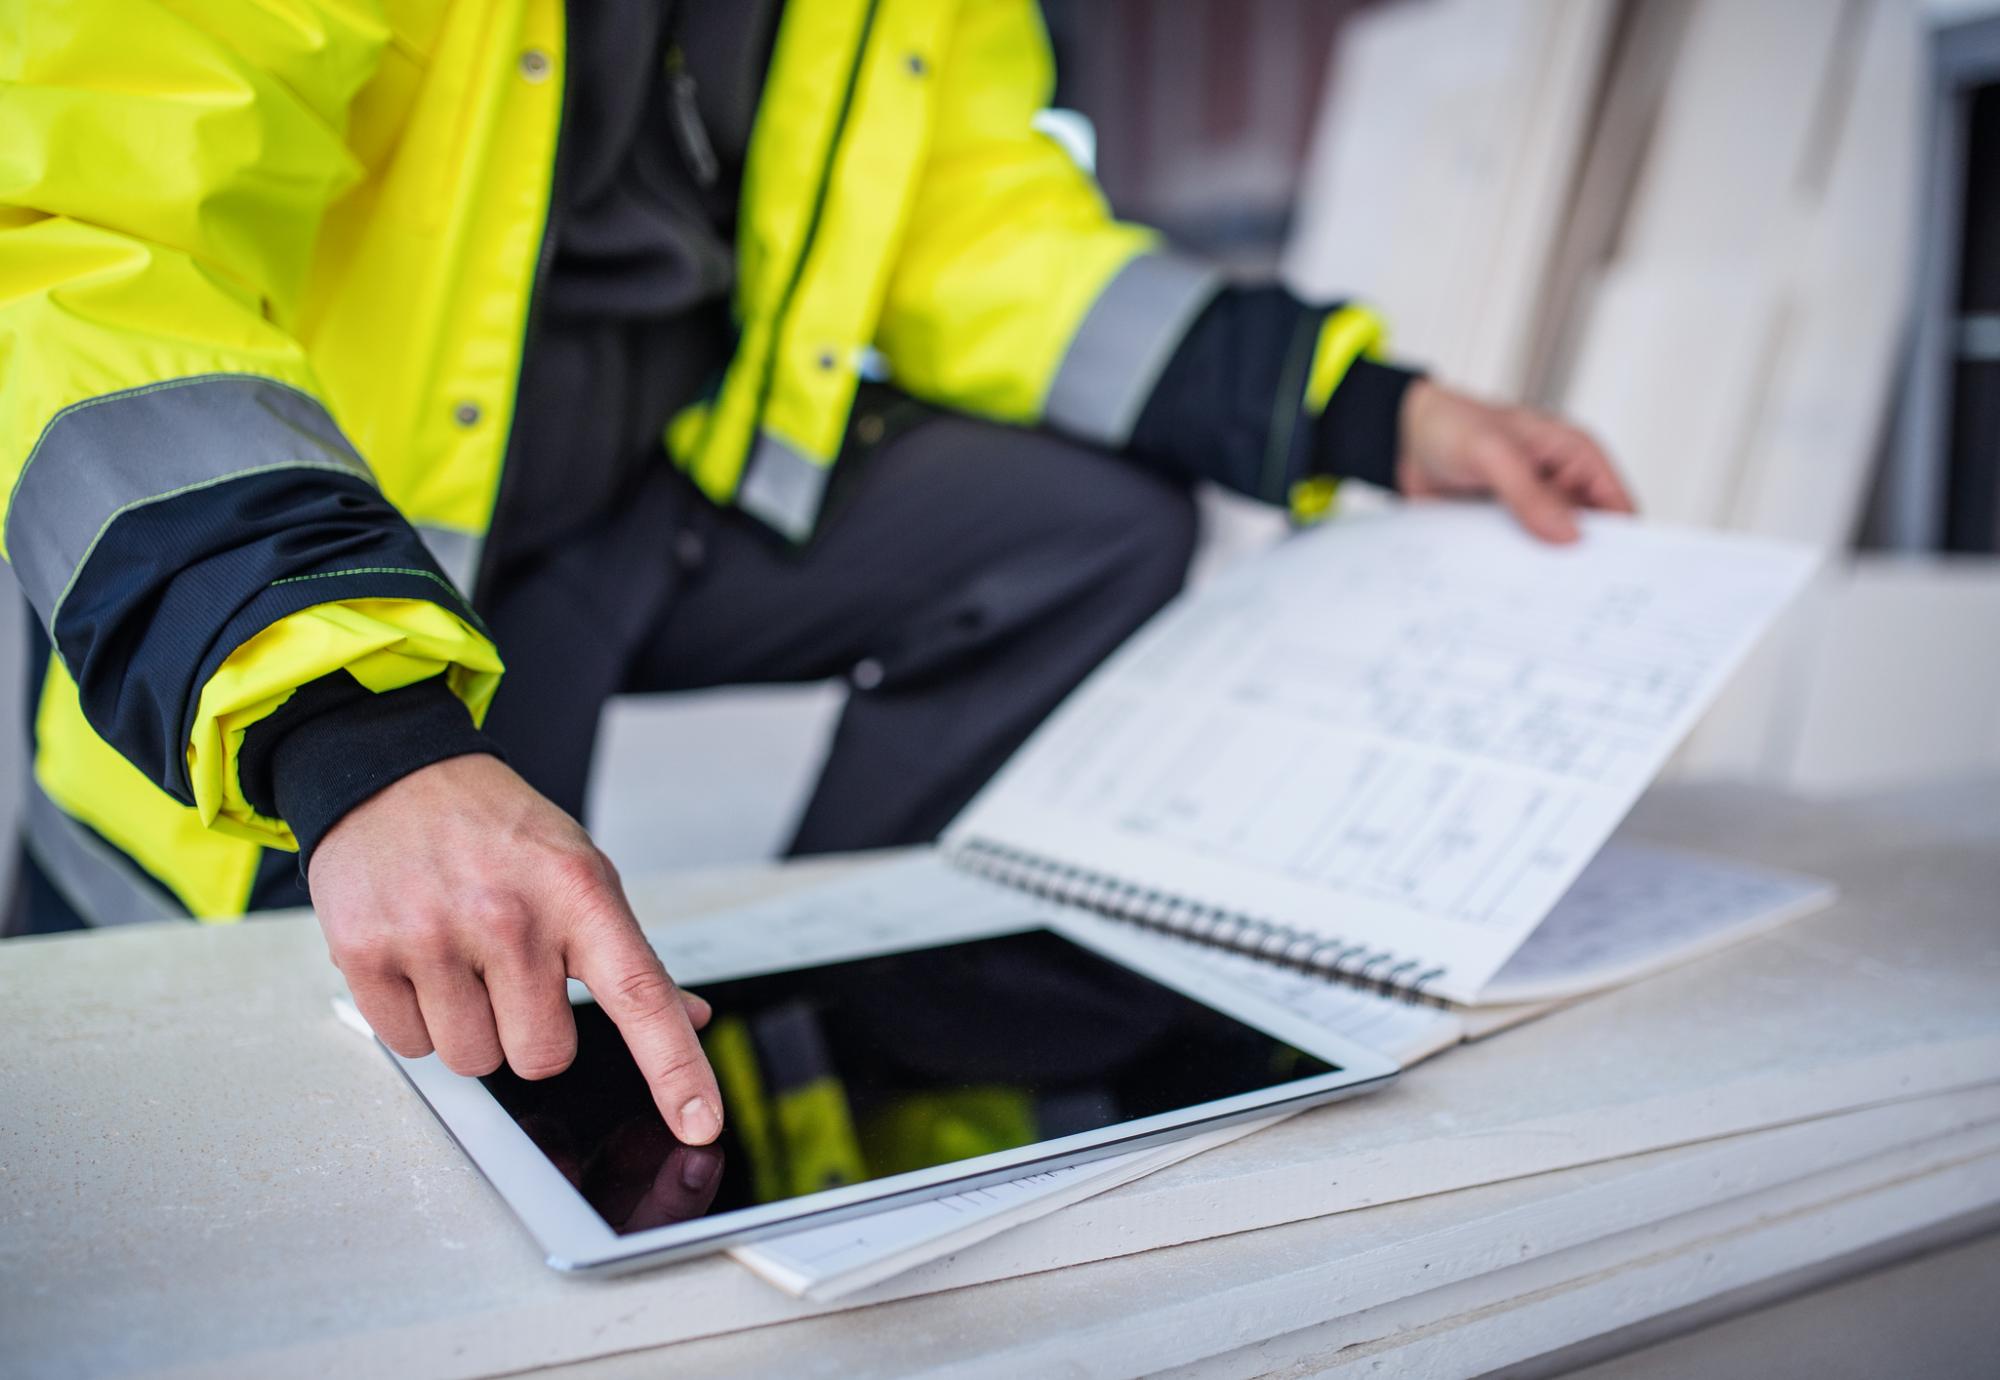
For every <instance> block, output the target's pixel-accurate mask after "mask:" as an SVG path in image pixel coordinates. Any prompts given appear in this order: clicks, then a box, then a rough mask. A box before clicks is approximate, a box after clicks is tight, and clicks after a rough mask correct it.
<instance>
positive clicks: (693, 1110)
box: [680, 1097, 722, 1145]
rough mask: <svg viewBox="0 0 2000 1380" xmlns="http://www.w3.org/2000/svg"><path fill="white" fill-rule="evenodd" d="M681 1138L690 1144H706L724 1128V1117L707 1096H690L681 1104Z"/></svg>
mask: <svg viewBox="0 0 2000 1380" xmlns="http://www.w3.org/2000/svg"><path fill="white" fill-rule="evenodd" d="M680 1123H681V1126H680V1134H681V1139H682V1140H684V1141H687V1142H688V1143H689V1144H690V1145H706V1144H708V1143H709V1142H710V1141H712V1140H714V1139H715V1137H716V1135H717V1133H719V1132H720V1131H721V1130H722V1118H721V1117H719V1116H717V1115H716V1114H715V1108H713V1107H711V1106H709V1105H708V1099H707V1098H705V1097H690V1098H689V1099H688V1100H687V1101H686V1102H683V1103H682V1104H681V1115H680Z"/></svg>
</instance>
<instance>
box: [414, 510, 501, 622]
mask: <svg viewBox="0 0 2000 1380" xmlns="http://www.w3.org/2000/svg"><path fill="white" fill-rule="evenodd" d="M415 526H416V529H417V536H418V537H420V538H421V539H422V540H423V543H424V547H425V549H426V550H428V551H429V552H430V553H431V559H432V560H434V561H436V562H437V563H438V569H440V570H442V571H443V572H444V573H445V578H447V579H448V580H450V581H451V582H452V583H453V584H454V585H456V586H458V592H459V595H460V596H461V597H462V598H463V599H464V600H465V602H466V603H468V604H470V603H471V602H472V586H473V584H474V583H475V582H476V581H477V580H478V578H479V554H480V552H481V551H482V550H484V549H485V546H486V538H484V537H482V536H480V535H479V534H478V533H476V532H461V531H459V530H458V529H457V528H455V527H426V526H424V525H423V524H422V523H417V524H415Z"/></svg>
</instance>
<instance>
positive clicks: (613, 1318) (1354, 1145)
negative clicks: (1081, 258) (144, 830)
mask: <svg viewBox="0 0 2000 1380" xmlns="http://www.w3.org/2000/svg"><path fill="white" fill-rule="evenodd" d="M1634 826H1635V827H1634V832H1635V834H1637V835H1639V836H1642V837H1647V838H1652V839H1655V840H1659V841H1664V842H1673V843H1683V844H1688V845H1692V846H1699V847H1707V848H1710V849H1712V850H1714V851H1717V852H1723V853H1733V854H1735V855H1738V856H1741V857H1745V858H1751V859H1757V860H1762V861H1766V862H1770V863H1773V864H1777V865H1782V866H1790V867H1796V868H1801V869H1804V870H1807V871H1813V872H1818V873H1820V874H1822V875H1826V876H1830V877H1832V878H1834V879H1835V880H1836V881H1838V882H1839V883H1840V884H1841V887H1842V889H1843V893H1844V896H1843V900H1842V902H1841V904H1840V905H1839V906H1837V907H1836V908H1835V909H1834V910H1832V911H1830V912H1827V913H1825V914H1822V915H1820V916H1816V917H1813V918H1810V919H1808V920H1805V921H1802V922H1800V923H1799V924H1797V925H1795V926H1792V927H1789V928H1787V929H1784V930H1782V931H1780V932H1778V933H1776V934H1773V935H1771V936H1769V937H1766V938H1764V939H1761V940H1758V941H1755V942H1754V943H1752V944H1750V945H1748V946H1745V947H1741V948H1738V949H1736V950H1732V951H1730V952H1727V953H1725V954H1722V955H1718V956H1716V957H1715V958H1713V959H1710V960H1706V961H1704V962H1702V963H1700V964H1697V965H1693V966H1690V967H1688V968H1686V969H1683V970H1680V971H1678V972H1676V973H1672V974H1668V975H1666V976H1664V977H1661V978H1658V979H1656V980H1654V981H1651V982H1648V983H1645V984H1642V985H1640V986H1638V987H1635V988H1632V989H1629V990H1627V991H1624V992H1620V993H1616V994H1612V995H1609V996H1606V997H1603V998H1600V999H1597V1000H1594V1001H1590V1002H1586V1003H1583V1004H1581V1005H1579V1006H1576V1007H1574V1008H1571V1009H1569V1010H1567V1011H1563V1012H1559V1013H1557V1014H1555V1015H1553V1016H1550V1017H1548V1018H1546V1019H1544V1020H1542V1021H1539V1022H1537V1023H1535V1024H1533V1025H1531V1026H1528V1027H1524V1028H1522V1029H1520V1030H1517V1031H1514V1032H1511V1033H1510V1034H1508V1035H1506V1036H1503V1037H1501V1038H1498V1039H1495V1040H1493V1041H1491V1042H1488V1043H1486V1044H1482V1045H1476V1046H1471V1047H1467V1048H1464V1049H1461V1050H1458V1051H1455V1052H1452V1053H1450V1054H1447V1055H1445V1056H1443V1057H1441V1058H1440V1059H1438V1060H1437V1061H1435V1062H1433V1063H1431V1064H1427V1065H1425V1066H1423V1067H1422V1068H1420V1069H1418V1070H1416V1071H1415V1072H1413V1073H1412V1074H1411V1075H1410V1076H1409V1077H1408V1078H1407V1079H1405V1080H1404V1081H1403V1082H1402V1083H1401V1084H1399V1085H1398V1086H1397V1087H1396V1088H1394V1089H1392V1090H1390V1091H1388V1092H1386V1093H1384V1094H1381V1095H1379V1096H1375V1097H1370V1098H1365V1099H1362V1100H1360V1101H1357V1102H1354V1103H1350V1104H1343V1105H1341V1106H1336V1107H1332V1108H1328V1109H1324V1110H1322V1111H1319V1112H1315V1113H1311V1114H1308V1115H1306V1116H1302V1117H1299V1118H1295V1119H1294V1120H1292V1121H1290V1122H1288V1123H1286V1124H1284V1125H1282V1126H1280V1127H1278V1128H1276V1129H1275V1130H1272V1131H1269V1132H1266V1133H1263V1134H1259V1135H1256V1136H1252V1137H1250V1138H1248V1139H1246V1140H1244V1141H1242V1142H1239V1143H1238V1144H1236V1145H1232V1146H1229V1147H1226V1148H1225V1149H1223V1150H1219V1151H1216V1152H1212V1153H1210V1154H1207V1155H1203V1156H1200V1157H1198V1158H1196V1159H1194V1160H1192V1161H1189V1162H1187V1163H1185V1164H1183V1165H1179V1166H1176V1167H1174V1168H1172V1169H1170V1170H1167V1171H1163V1172H1162V1173H1160V1174H1157V1175H1154V1176H1152V1177H1151V1178H1148V1179H1145V1180H1142V1181H1140V1182H1138V1183H1136V1184H1132V1185H1129V1186H1127V1187H1126V1188H1123V1189H1119V1190H1116V1191H1114V1192H1112V1193H1110V1194H1107V1195H1104V1196H1103V1197H1101V1198H1098V1199H1093V1200H1091V1201H1090V1202H1088V1203H1085V1204H1082V1205H1080V1206H1078V1207H1075V1208H1072V1209H1069V1210H1067V1211H1064V1212H1062V1213H1059V1214H1057V1215H1056V1216H1054V1217H1051V1218H1049V1219H1046V1220H1044V1221H1041V1222H1037V1223H1033V1224H1031V1225H1028V1226H1026V1227H1023V1228H1020V1229H1018V1230H1015V1231H1012V1232H1008V1233H1005V1234H1003V1235H1002V1236H1000V1237H998V1238H996V1239H994V1240H992V1241H989V1242H986V1243H983V1244H981V1245H980V1246H978V1247H975V1248H973V1249H970V1250H968V1251H965V1252H963V1253H961V1254H960V1255H958V1256H955V1257H952V1258H949V1259H946V1260H943V1261H938V1262H935V1263H933V1264H932V1265H929V1266H926V1267H923V1268H922V1269H919V1270H917V1271H913V1272H911V1273H910V1274H908V1275H905V1276H903V1277H901V1278H899V1279H896V1280H892V1281H889V1282H887V1283H885V1284H883V1285H880V1286H877V1287H876V1288H875V1289H874V1290H872V1291H870V1292H868V1293H866V1294H863V1295H861V1296H858V1297H856V1298H853V1299H848V1300H844V1301H842V1302H840V1303H838V1304H831V1305H814V1304H805V1303H800V1302H797V1301H794V1300H791V1299H789V1298H786V1297H785V1296H783V1295H781V1294H779V1293H777V1292H776V1291H774V1290H772V1289H770V1288H769V1287H768V1286H766V1285H764V1284H762V1283H761V1282H759V1281H757V1280H756V1279H754V1278H753V1277H751V1276H750V1275H749V1274H748V1273H747V1272H745V1271H743V1270H742V1269H741V1268H740V1267H738V1266H736V1265H734V1264H733V1263H731V1262H729V1261H727V1260H724V1259H719V1258H718V1259H709V1260H702V1261H695V1262H691V1263H689V1264H686V1265H681V1266H675V1267H670V1268H668V1269H664V1270H660V1271H655V1272H652V1273H649V1274H644V1275H640V1276H635V1277H631V1278H626V1279H620V1280H612V1281H579V1280H572V1279H565V1278H562V1277H559V1276H556V1275H554V1274H553V1273H551V1272H549V1271H547V1270H546V1269H545V1268H544V1267H543V1266H542V1265H541V1263H540V1261H539V1259H538V1257H537V1254H536V1252H535V1250H534V1249H533V1247H532V1245H531V1244H530V1243H529V1241H528V1240H527V1238H526V1236H525V1235H524V1234H523V1233H522V1232H521V1231H520V1229H519V1228H518V1227H517V1226H516V1225H515V1224H514V1222H513V1221H512V1219H511V1218H510V1217H509V1216H508V1214H507V1213H506V1211H505V1209H504V1208H503V1207H502V1206H501V1205H500V1203H499V1202H498V1201H497V1199H495V1197H494V1196H493V1195H492V1193H491V1192H490V1191H489V1190H488V1189H487V1188H486V1187H485V1185H484V1184H483V1183H482V1182H481V1181H480V1180H479V1178H478V1177H477V1175H476V1174H475V1173H474V1172H473V1171H472V1169H471V1168H470V1166H469V1165H468V1164H467V1163H466V1162H465V1161H464V1160H463V1158H462V1157H461V1156H460V1155H459V1154H458V1152H457V1151H456V1149H455V1148H454V1147H453V1146H452V1145H451V1143H450V1142H449V1140H448V1139H447V1138H446V1137H445V1136H444V1134H443V1132H442V1131H441V1130H440V1129H439V1128H438V1127H437V1125H436V1124H435V1122H433V1121H432V1119H431V1118H430V1116H429V1115H428V1113H427V1112H426V1111H425V1110H424V1109H423V1107H422V1106H421V1104H420V1103H419V1102H418V1101H417V1099H416V1098H415V1096H414V1095H413V1094H412V1093H411V1092H410V1091H409V1090H408V1089H407V1088H406V1087H405V1086H404V1085H403V1084H402V1082H401V1080H400V1079H399V1078H398V1077H396V1076H395V1075H394V1074H393V1073H392V1072H391V1070H390V1069H389V1067H388V1065H387V1064H386V1062H385V1061H384V1060H382V1058H381V1057H380V1055H379V1054H378V1053H377V1052H376V1051H374V1050H373V1049H371V1048H370V1047H369V1046H367V1045H366V1043H365V1042H363V1041H361V1040H359V1039H357V1038H356V1037H355V1036H354V1035H353V1034H351V1033H350V1032H348V1031H347V1030H345V1029H344V1028H342V1027H340V1026H338V1025H336V1024H335V1023H334V1021H333V1020H332V1018H331V1016H330V1014H329V1012H328V1008H327V1003H326V999H327V997H328V995H329V994H331V993H332V992H333V991H334V990H336V986H337V982H336V978H335V975H334V974H333V973H332V971H331V969H330V968H329V967H328V966H327V965H326V963H325V960H324V956H323V950H322V946H321V944H320V941H319V937H318V935H317V932H316V930H315V929H314V928H313V927H312V926H311V925H310V923H309V922H306V921H303V920H297V919H294V920H277V921H271V922H262V923H255V924H250V925H244V926H240V927H233V928H227V929H217V930H193V929H187V928H184V927H183V928H176V927H157V928H154V927H135V928H129V929H122V930H119V931H116V932H112V933H107V934H101V935H91V936H83V937H74V938H55V939H42V940H26V941H13V942H10V943H8V944H6V945H4V946H0V1002H4V1004H5V1006H4V1009H5V1010H6V1012H7V1023H8V1031H9V1039H8V1041H7V1044H6V1052H5V1053H4V1054H0V1373H7V1374H13V1373H20V1374H25V1375H35V1376H60V1375H98V1374H115V1373H129V1372H135V1371H148V1372H161V1373H180V1374H242V1375H278V1374H329V1375H333V1374H338V1375H341V1376H353V1375H375V1374H389V1373H395V1374H406V1373H407V1374H435V1375H454V1376H457V1375H489V1374H496V1373H503V1372H513V1371H520V1370H526V1369H535V1368H542V1367H566V1368H570V1369H573V1370H574V1371H575V1372H576V1373H578V1374H588V1375H624V1374H633V1375H638V1374H657V1373H662V1372H663V1371H666V1370H672V1371H674V1372H675V1373H689V1374H710V1373H715V1374H771V1373H785V1374H808V1375H809V1374H846V1373H855V1372H860V1371H866V1372H871V1373H882V1372H903V1373H909V1372H919V1371H934V1370H949V1371H953V1372H955V1373H991V1374H995V1375H1021V1374H1041V1373H1049V1372H1051V1371H1061V1372H1066V1373H1073V1374H1089V1375H1118V1374H1135V1373H1141V1372H1156V1371H1162V1370H1171V1369H1174V1368H1187V1369H1188V1370H1189V1372H1190V1373H1201V1374H1258V1373H1262V1372H1265V1371H1268V1370H1272V1369H1284V1368H1287V1367H1291V1368H1295V1369H1300V1370H1319V1369H1334V1370H1339V1369H1342V1368H1346V1367H1355V1368H1362V1367H1372V1366H1376V1365H1379V1364H1381V1363H1383V1362H1384V1361H1385V1360H1391V1359H1393V1363H1394V1364H1396V1365H1398V1366H1399V1367H1403V1368H1406V1369H1408V1370H1409V1371H1410V1372H1411V1373H1419V1374H1437V1375H1450V1374H1470V1373H1476V1372H1478V1371H1481V1370H1486V1369H1492V1368H1495V1367H1499V1366H1505V1365H1514V1364H1517V1363H1531V1362H1533V1360H1534V1358H1537V1357H1545V1356H1548V1355H1550V1354H1554V1353H1560V1354H1561V1355H1563V1356H1565V1357H1568V1358H1571V1359H1589V1351H1588V1345H1589V1343H1591V1341H1592V1339H1597V1338H1602V1337H1604V1336H1606V1335H1612V1336H1619V1337H1632V1338H1635V1339H1639V1340H1643V1339H1644V1338H1645V1337H1646V1336H1647V1335H1648V1334H1647V1333H1646V1329H1647V1328H1648V1327H1649V1326H1657V1325H1658V1324H1659V1320H1661V1319H1684V1320H1686V1319H1693V1320H1699V1319H1700V1318H1701V1317H1703V1316H1705V1314H1704V1312H1703V1310H1704V1309H1707V1310H1709V1311H1711V1312H1712V1311H1714V1310H1716V1309H1719V1308H1724V1307H1728V1306H1731V1301H1732V1300H1742V1299H1747V1298H1752V1297H1761V1294H1760V1291H1762V1293H1770V1292H1772V1291H1775V1290H1778V1289H1781V1288H1785V1287H1796V1286H1795V1285H1787V1281H1808V1282H1809V1281H1817V1280H1819V1279H1821V1278H1822V1277H1824V1276H1826V1275H1828V1274H1832V1273H1838V1272H1840V1271H1841V1270H1843V1269H1850V1268H1854V1267H1856V1266H1858V1265H1860V1264H1862V1263H1866V1262H1870V1261H1875V1260H1878V1259H1881V1258H1883V1257H1885V1256H1890V1255H1895V1254H1898V1253H1906V1252H1907V1251H1909V1250H1910V1249H1912V1248H1914V1247H1916V1246H1919V1245H1927V1244H1934V1243H1936V1242H1939V1241H1945V1240H1950V1239H1954V1238H1961V1237H1964V1236H1966V1235H1968V1234H1972V1233H1977V1232H1979V1231H1982V1230H1989V1229H1991V1228H1992V1227H1993V1226H1994V1225H1996V1224H2000V781H1986V782H1978V783H1972V784H1969V785H1965V786H1961V787H1957V788H1954V789H1950V790H1943V789H1941V790H1938V791H1932V792H1929V793H1923V794H1918V795H1912V796H1908V797H1904V798H1900V799H1897V800H1893V801H1882V802H1874V803H1864V804H1857V805H1811V804H1806V803H1802V802H1798V801H1793V800H1787V799H1784V798H1781V797H1776V796H1772V795H1768V794H1761V793H1757V792H1753V791H1748V790H1744V789H1730V788H1698V789H1691V788H1680V789H1673V790H1667V791H1663V792H1660V793H1656V794H1655V795H1654V796H1653V797H1650V798H1649V799H1648V800H1647V801H1646V802H1645V803H1643V804H1642V806H1641V808H1640V810H1639V812H1638V814H1637V815H1636V816H1635V821H1634ZM829 866H838V864H819V865H815V866H814V867H809V868H786V869H767V870H763V871H760V872H757V873H753V874H737V875H735V876H733V877H729V876H709V877H706V878H691V879H681V880H678V881H668V880H662V881H656V882H653V883H651V884H647V885H644V886H639V887H635V888H634V891H635V900H636V901H637V903H638V905H639V906H640V909H641V911H642V913H643V914H645V915H646V916H647V917H648V918H649V920H653V921H658V922H665V921H667V920H668V919H669V918H670V917H673V916H687V915H691V914H694V913H698V912H699V911H700V910H702V909H706V908H711V907H713V906H714V905H717V904H722V903H726V902H729V901H733V900H737V899H745V898H747V897H749V896H752V895H757V894H769V893H770V892H772V891H773V890H774V889H777V888H781V887H786V886H791V885H796V884H800V883H803V882H805V881H809V880H811V879H812V878H813V877H814V876H816V875H824V871H825V869H826V868H827V867H829ZM1495 1180H1499V1181H1498V1182H1495ZM1565 1348H1568V1349H1569V1350H1567V1351H1565V1350H1564V1349H1565Z"/></svg>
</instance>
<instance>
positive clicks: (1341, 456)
mask: <svg viewBox="0 0 2000 1380" xmlns="http://www.w3.org/2000/svg"><path fill="white" fill-rule="evenodd" d="M1339 311H1340V309H1339V308H1337V307H1336V308H1323V307H1312V306H1308V305H1307V304H1305V303H1303V302H1301V301H1299V300H1298V299H1297V298H1296V297H1294V296H1292V295H1291V294H1290V293H1289V292H1287V291H1285V290H1284V289H1283V288H1279V287H1256V288H1230V289H1227V290H1225V291H1223V292H1222V293H1220V294H1218V295H1217V297H1216V299H1215V300H1214V301H1213V302H1211V303H1210V304H1209V306H1208V308H1207V309H1206V310H1205V311H1204V312H1203V313H1202V315H1201V316H1200V317H1199V318H1198V319H1197V320H1196V321H1195V323H1194V325H1193V326H1192V327H1191V328H1190V329H1189V330H1188V333H1187V335H1186V336H1185V337H1184V338H1183V340H1182V342H1181V344H1180V346H1179V348H1178V349H1177V350H1176V351H1175V352H1174V355H1173V357H1172V358H1171V359H1170V360H1169V361H1168V364H1167V366H1166V368H1165V369H1164V370H1163V371H1162V373H1161V375H1160V378H1159V381H1158V383H1157V384H1156V385H1155V386H1154V388H1153V391H1152V394H1151V396H1150V397H1149V398H1148V400H1147V403H1146V406H1145V408H1144V409H1143V410H1142V411H1141V413H1140V416H1139V421H1138V424H1137V425H1136V426H1135V427H1134V429H1133V434H1132V441H1131V444H1130V447H1129V449H1130V451H1131V453H1132V454H1134V455H1135V456H1137V457H1139V458H1140V459H1143V460H1145V461H1147V462H1148V463H1151V464H1156V465H1160V466H1163V467H1165V468H1169V469H1173V470H1177V471H1179V472H1181V473H1183V474H1186V475H1189V476H1190V477H1193V478H1200V479H1209V480H1213V481H1215V482H1216V483H1218V484H1221V485H1222V486H1223V487H1225V488H1229V489H1233V490H1235V491H1236V492H1238V493H1242V494H1247V495H1249V496H1251V497H1253V498H1259V499H1262V500H1264V501H1265V502H1269V503H1280V504H1282V503H1285V502H1287V501H1288V500H1289V498H1290V496H1291V494H1292V491H1293V489H1294V488H1295V487H1296V486H1297V485H1298V484H1300V483H1301V482H1303V481H1305V480H1307V479H1311V478H1314V477H1318V476H1330V477H1333V478H1351V479H1362V480H1366V481H1368V482H1369V483H1373V484H1380V485H1382V486H1383V487H1385V488H1392V487H1394V475H1395V458H1396V450H1397V441H1398V416H1399V413H1400V410H1401V407H1402V400H1403V394H1404V392H1405V390H1406V389H1407V388H1408V387H1409V385H1410V383H1411V381H1412V380H1413V379H1415V378H1417V377H1418V375H1417V374H1415V373H1414V372H1412V371H1410V370H1407V369H1404V368H1400V367H1397V366H1394V365H1389V364H1385V363H1381V362H1379V361H1375V360H1371V359H1368V358H1365V357H1363V356H1361V355H1359V354H1352V355H1350V356H1348V357H1341V354H1342V352H1341V342H1340V341H1338V340H1337V339H1336V340H1330V339H1329V338H1328V337H1329V336H1330V335H1334V334H1337V333H1336V332H1333V331H1330V330H1329V328H1328V322H1329V321H1330V320H1332V319H1333V317H1334V316H1335V315H1337V314H1338V312H1339ZM1329 352H1332V353H1333V354H1334V357H1332V358H1329V357H1328V355H1329ZM1316 373H1318V374H1319V375H1320V376H1321V377H1320V379H1319V382H1321V383H1322V384H1325V383H1328V382H1331V384H1332V386H1331V388H1330V391H1329V392H1328V393H1327V394H1326V395H1325V396H1324V398H1323V400H1315V399H1314V397H1313V396H1312V393H1313V385H1314V382H1315V374H1316ZM1328 375H1331V377H1330V379H1329V377H1328Z"/></svg>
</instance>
